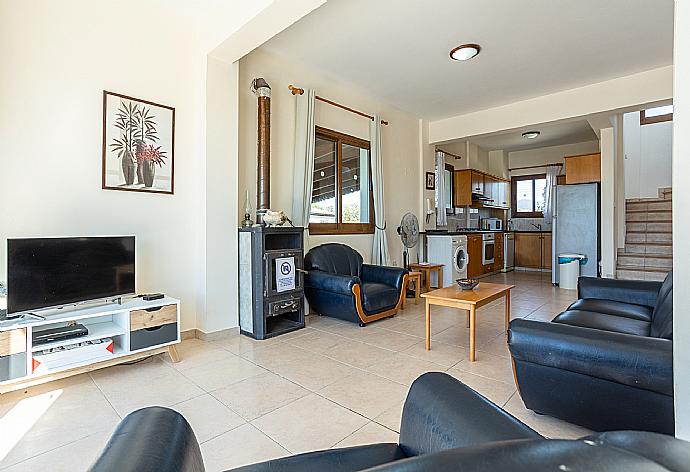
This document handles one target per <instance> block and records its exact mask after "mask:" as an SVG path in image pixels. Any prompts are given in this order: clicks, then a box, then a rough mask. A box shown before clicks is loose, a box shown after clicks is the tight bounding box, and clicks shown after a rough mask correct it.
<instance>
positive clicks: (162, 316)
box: [129, 305, 177, 331]
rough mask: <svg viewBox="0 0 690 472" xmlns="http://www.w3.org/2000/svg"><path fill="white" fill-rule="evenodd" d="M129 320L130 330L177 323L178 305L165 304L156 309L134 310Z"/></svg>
mask: <svg viewBox="0 0 690 472" xmlns="http://www.w3.org/2000/svg"><path fill="white" fill-rule="evenodd" d="M129 322H130V327H129V330H130V331H137V330H140V329H144V328H155V327H156V326H161V325H164V324H169V323H177V305H165V306H162V307H161V308H160V309H159V310H155V311H148V310H134V311H132V312H131V313H130V315H129Z"/></svg>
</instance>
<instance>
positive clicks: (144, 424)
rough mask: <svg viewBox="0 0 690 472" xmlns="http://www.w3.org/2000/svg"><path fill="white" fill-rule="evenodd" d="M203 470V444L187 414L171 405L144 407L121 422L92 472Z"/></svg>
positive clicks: (201, 471) (90, 470)
mask: <svg viewBox="0 0 690 472" xmlns="http://www.w3.org/2000/svg"><path fill="white" fill-rule="evenodd" d="M143 470H165V471H167V472H203V471H204V461H203V459H202V457H201V449H200V448H199V443H198V442H197V440H196V437H195V436H194V431H192V428H191V426H189V423H187V420H185V419H184V417H183V416H182V415H181V414H179V413H178V412H176V411H175V410H171V409H170V408H163V407H160V406H154V407H148V408H143V409H141V410H137V411H135V412H133V413H130V414H129V415H127V416H126V417H125V419H124V420H122V421H121V422H120V424H119V425H118V427H117V428H116V429H115V432H114V433H113V435H112V436H111V438H110V440H109V441H108V444H106V446H105V449H103V452H101V454H100V456H99V457H98V458H97V459H96V462H95V463H94V464H93V465H92V466H91V467H90V468H89V472H141V471H143Z"/></svg>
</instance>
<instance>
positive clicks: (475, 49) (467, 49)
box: [450, 44, 482, 61]
mask: <svg viewBox="0 0 690 472" xmlns="http://www.w3.org/2000/svg"><path fill="white" fill-rule="evenodd" d="M481 50H482V48H481V46H479V44H461V45H460V46H458V47H456V48H453V49H451V50H450V58H451V59H453V60H454V61H467V60H469V59H472V58H473V57H475V56H476V55H477V54H479V51H481Z"/></svg>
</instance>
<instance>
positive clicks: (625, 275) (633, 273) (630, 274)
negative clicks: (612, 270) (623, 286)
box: [616, 269, 668, 282]
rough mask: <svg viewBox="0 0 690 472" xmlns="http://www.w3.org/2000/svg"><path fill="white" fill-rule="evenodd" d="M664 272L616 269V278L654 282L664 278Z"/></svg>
mask: <svg viewBox="0 0 690 472" xmlns="http://www.w3.org/2000/svg"><path fill="white" fill-rule="evenodd" d="M667 273H668V271H665V272H650V271H646V270H634V269H632V270H631V269H618V270H616V278H617V279H622V280H649V281H654V282H662V281H663V280H664V279H665V278H666V274H667Z"/></svg>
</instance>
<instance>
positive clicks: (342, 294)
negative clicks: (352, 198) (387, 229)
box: [304, 243, 407, 326]
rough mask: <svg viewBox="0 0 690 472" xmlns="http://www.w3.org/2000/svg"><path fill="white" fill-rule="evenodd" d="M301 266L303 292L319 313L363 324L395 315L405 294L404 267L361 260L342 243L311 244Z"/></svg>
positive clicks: (358, 255)
mask: <svg viewBox="0 0 690 472" xmlns="http://www.w3.org/2000/svg"><path fill="white" fill-rule="evenodd" d="M304 268H305V270H306V271H307V274H306V275H305V277H304V294H305V296H306V297H307V300H308V301H309V305H310V307H311V308H312V309H313V310H314V311H315V312H316V313H318V314H320V315H326V316H332V317H335V318H340V319H342V320H346V321H352V322H354V323H359V324H360V326H364V325H365V324H367V323H370V322H372V321H375V320H378V319H381V318H385V317H388V316H393V315H395V314H396V313H397V312H398V310H399V309H400V306H401V304H402V302H403V297H404V296H405V290H404V288H405V287H406V285H407V270H405V269H401V268H399V267H383V266H377V265H371V264H364V263H363V259H362V256H361V255H360V254H359V253H358V252H357V251H355V250H354V249H352V248H351V247H349V246H346V245H344V244H338V243H329V244H322V245H320V246H316V247H315V248H312V249H311V250H310V251H309V252H308V253H307V255H306V256H305V258H304Z"/></svg>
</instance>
